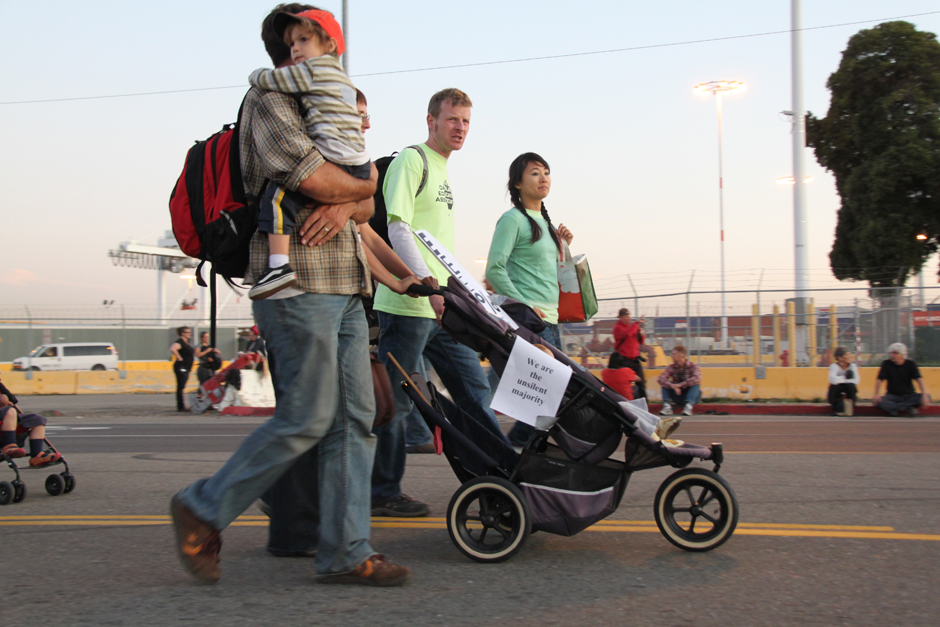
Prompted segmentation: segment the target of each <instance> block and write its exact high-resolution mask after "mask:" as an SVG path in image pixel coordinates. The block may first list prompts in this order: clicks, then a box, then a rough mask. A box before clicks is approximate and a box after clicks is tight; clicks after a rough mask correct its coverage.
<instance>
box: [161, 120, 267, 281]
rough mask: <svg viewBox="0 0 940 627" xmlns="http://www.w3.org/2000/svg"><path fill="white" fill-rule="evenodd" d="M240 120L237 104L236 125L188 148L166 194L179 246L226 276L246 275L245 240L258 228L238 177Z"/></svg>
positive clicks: (224, 127) (240, 179) (229, 277)
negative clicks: (178, 175) (174, 182)
mask: <svg viewBox="0 0 940 627" xmlns="http://www.w3.org/2000/svg"><path fill="white" fill-rule="evenodd" d="M240 121H241V108H239V111H238V121H236V122H235V124H226V125H225V126H223V127H222V130H221V131H219V132H218V133H215V134H214V135H212V136H211V137H209V138H208V139H206V140H205V141H197V142H196V145H195V146H193V147H192V148H190V149H189V153H187V155H186V163H185V164H184V166H183V172H182V174H180V177H179V179H178V180H177V182H176V185H175V186H174V187H173V193H172V194H170V219H171V221H172V223H173V234H174V235H175V236H176V241H177V242H178V243H179V245H180V250H182V251H183V252H184V253H186V254H187V255H189V256H190V257H196V258H198V259H201V260H202V261H203V262H206V261H209V262H211V263H212V268H213V270H215V272H216V273H217V274H220V275H221V276H223V277H225V279H226V280H229V279H232V278H242V277H244V276H245V269H246V268H247V267H248V244H249V242H250V241H251V237H252V235H254V232H255V230H257V226H258V208H257V206H256V205H252V206H248V205H247V203H246V198H245V185H244V183H243V181H242V172H241V160H240V157H239V155H240V152H239V146H238V130H239V126H240ZM196 274H197V276H199V273H198V272H197V273H196ZM200 284H201V277H200Z"/></svg>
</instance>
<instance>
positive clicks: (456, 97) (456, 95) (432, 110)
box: [428, 87, 473, 118]
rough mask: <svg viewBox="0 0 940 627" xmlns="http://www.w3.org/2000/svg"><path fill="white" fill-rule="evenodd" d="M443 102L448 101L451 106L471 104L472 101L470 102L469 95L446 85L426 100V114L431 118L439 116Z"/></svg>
mask: <svg viewBox="0 0 940 627" xmlns="http://www.w3.org/2000/svg"><path fill="white" fill-rule="evenodd" d="M444 102H449V103H450V106H452V107H472V106H473V103H472V102H470V96H468V95H467V94H465V93H463V92H462V91H460V90H459V89H457V88H455V87H448V88H447V89H442V90H441V91H439V92H437V93H436V94H434V95H433V96H431V101H430V102H428V115H430V116H431V117H432V118H436V117H437V116H439V115H440V114H441V107H442V106H443V105H444Z"/></svg>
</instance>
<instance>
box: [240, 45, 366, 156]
mask: <svg viewBox="0 0 940 627" xmlns="http://www.w3.org/2000/svg"><path fill="white" fill-rule="evenodd" d="M248 82H249V83H251V85H252V86H253V87H260V88H261V89H265V90H267V91H276V92H280V93H282V94H300V96H301V101H302V102H303V105H304V108H305V109H306V111H305V112H304V124H306V125H307V134H308V135H309V136H310V138H311V139H313V143H314V144H316V146H317V149H319V151H320V154H322V155H323V156H324V157H325V158H326V159H327V160H329V161H331V162H333V163H336V164H339V165H362V164H364V163H368V162H369V154H368V153H367V152H366V142H365V138H364V137H363V135H362V131H361V127H362V118H360V117H359V110H358V109H357V108H356V86H355V85H353V84H352V81H351V80H349V77H348V76H346V72H344V71H343V66H342V65H340V63H339V59H337V58H336V57H334V56H331V55H324V56H322V57H316V58H314V59H307V60H306V61H304V62H303V63H300V64H298V65H288V66H285V67H281V68H276V69H273V70H264V69H262V70H255V71H254V72H252V73H251V76H249V77H248Z"/></svg>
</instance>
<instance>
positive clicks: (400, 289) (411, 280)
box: [391, 274, 421, 298]
mask: <svg viewBox="0 0 940 627" xmlns="http://www.w3.org/2000/svg"><path fill="white" fill-rule="evenodd" d="M412 285H421V281H419V280H418V277H416V276H415V275H413V274H412V275H411V276H406V277H405V278H404V279H399V281H398V285H397V286H394V287H392V288H391V289H392V291H393V292H395V293H396V294H406V295H407V296H411V297H412V298H420V297H419V296H418V295H417V294H407V292H408V288H409V287H411V286H412Z"/></svg>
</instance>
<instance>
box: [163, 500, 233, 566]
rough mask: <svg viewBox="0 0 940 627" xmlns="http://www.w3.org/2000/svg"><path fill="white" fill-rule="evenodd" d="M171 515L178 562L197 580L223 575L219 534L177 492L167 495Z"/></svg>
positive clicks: (220, 535) (220, 537) (220, 536)
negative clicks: (196, 514) (168, 496)
mask: <svg viewBox="0 0 940 627" xmlns="http://www.w3.org/2000/svg"><path fill="white" fill-rule="evenodd" d="M170 515H171V516H172V517H173V531H174V532H175V533H176V551H177V553H178V554H179V558H180V562H182V563H183V566H184V567H185V568H186V570H188V571H189V572H191V573H192V574H193V576H194V577H196V579H198V580H199V582H200V583H215V582H217V581H218V580H219V577H221V576H222V569H221V568H219V552H220V551H221V550H222V534H221V532H219V531H217V530H216V529H214V528H212V527H211V526H209V525H207V524H206V523H204V522H202V521H201V520H199V519H198V518H196V516H195V515H194V514H193V513H192V512H191V511H190V510H189V508H188V507H186V506H185V505H183V502H182V501H181V500H180V498H179V495H174V496H173V498H172V499H170Z"/></svg>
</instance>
